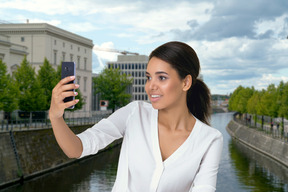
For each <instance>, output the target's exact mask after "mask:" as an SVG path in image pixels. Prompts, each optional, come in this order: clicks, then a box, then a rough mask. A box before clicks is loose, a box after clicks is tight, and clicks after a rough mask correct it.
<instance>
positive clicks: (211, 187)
mask: <svg viewBox="0 0 288 192" xmlns="http://www.w3.org/2000/svg"><path fill="white" fill-rule="evenodd" d="M222 148H223V136H222V134H220V133H219V136H218V137H216V138H215V139H214V141H213V142H212V143H211V145H210V147H209V148H208V150H207V151H206V153H205V155H204V157H203V158H202V161H201V164H200V167H199V170H198V173H197V174H196V176H195V178H194V182H193V186H192V188H191V189H190V192H214V191H215V190H216V183H217V173H218V168H219V163H220V159H221V154H222Z"/></svg>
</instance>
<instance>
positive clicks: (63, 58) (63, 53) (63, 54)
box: [62, 52, 66, 61]
mask: <svg viewBox="0 0 288 192" xmlns="http://www.w3.org/2000/svg"><path fill="white" fill-rule="evenodd" d="M65 56H66V53H65V52H62V61H65Z"/></svg>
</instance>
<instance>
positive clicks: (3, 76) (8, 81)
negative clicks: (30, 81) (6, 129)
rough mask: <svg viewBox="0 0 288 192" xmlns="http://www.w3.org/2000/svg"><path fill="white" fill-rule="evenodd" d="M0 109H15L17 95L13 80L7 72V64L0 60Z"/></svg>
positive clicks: (7, 110) (10, 110) (8, 110)
mask: <svg viewBox="0 0 288 192" xmlns="http://www.w3.org/2000/svg"><path fill="white" fill-rule="evenodd" d="M0 85H1V86H0V110H3V111H5V112H9V113H10V112H12V111H14V110H15V109H17V107H18V106H17V97H16V96H17V95H18V93H19V91H18V88H17V86H16V85H15V83H14V80H13V79H12V78H11V77H10V75H8V74H7V66H6V64H5V63H4V62H2V60H0Z"/></svg>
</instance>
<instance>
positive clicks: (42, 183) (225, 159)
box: [0, 113, 288, 192]
mask: <svg viewBox="0 0 288 192" xmlns="http://www.w3.org/2000/svg"><path fill="white" fill-rule="evenodd" d="M231 119H232V113H218V114H213V115H212V119H211V124H212V126H213V127H215V128H216V129H218V130H219V131H221V132H222V134H223V138H224V145H223V153H222V159H221V162H220V166H219V173H218V181H217V192H278V191H279V192H288V168H287V167H284V166H282V165H281V164H278V163H277V162H275V161H273V160H271V159H269V158H267V157H265V156H263V155H261V154H259V153H258V152H256V151H254V150H251V149H250V148H247V147H246V146H244V145H243V144H241V143H239V142H236V141H234V140H232V139H231V137H230V135H229V134H228V133H227V132H226V126H227V124H228V123H229V121H230V120H231ZM119 151H120V146H118V147H115V148H113V149H112V150H109V151H106V152H102V153H100V154H98V155H96V156H93V157H91V158H88V159H85V160H83V161H80V162H78V163H75V164H73V165H70V166H68V167H66V168H63V169H61V170H58V171H54V172H52V173H49V174H47V175H43V176H41V177H38V178H35V179H33V180H29V181H26V182H25V183H24V184H23V185H17V186H13V187H10V188H8V189H5V190H0V191H1V192H4V191H5V192H12V191H19V192H20V191H21V192H31V191H41V192H51V191H52V192H57V191H63V192H64V191H65V192H109V191H111V189H112V186H113V183H114V181H115V175H116V170H117V163H118V156H119Z"/></svg>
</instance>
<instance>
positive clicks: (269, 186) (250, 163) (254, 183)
mask: <svg viewBox="0 0 288 192" xmlns="http://www.w3.org/2000/svg"><path fill="white" fill-rule="evenodd" d="M229 152H230V158H231V163H232V165H233V167H234V169H235V173H236V175H237V177H238V181H239V182H240V183H241V184H242V187H243V188H244V189H247V190H248V191H253V192H263V191H265V192H266V191H267V192H269V191H271V192H278V191H279V192H285V191H288V184H287V181H288V169H287V168H286V167H285V166H283V165H281V164H279V163H277V162H276V161H274V160H272V159H271V158H268V157H266V156H264V155H262V154H261V153H258V152H257V151H255V150H252V149H251V148H248V147H247V146H245V145H243V144H242V143H240V142H238V141H235V140H230V143H229ZM276 175H277V176H276ZM285 182H286V183H285Z"/></svg>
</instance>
